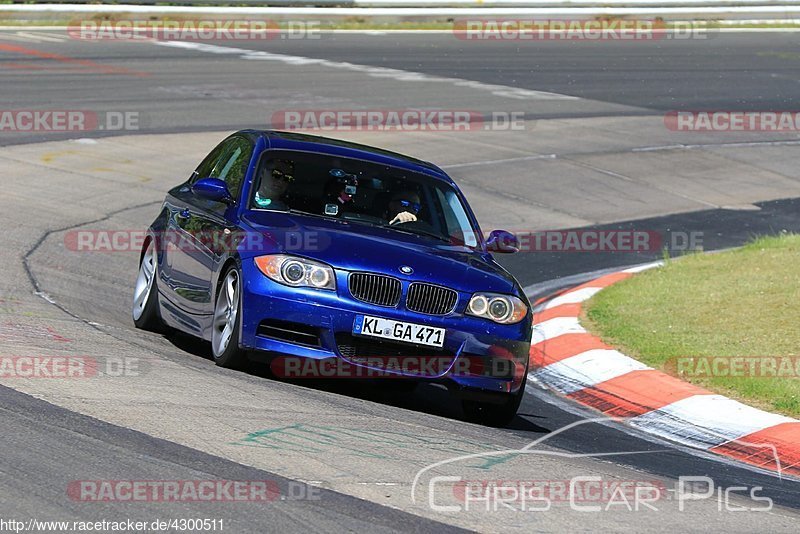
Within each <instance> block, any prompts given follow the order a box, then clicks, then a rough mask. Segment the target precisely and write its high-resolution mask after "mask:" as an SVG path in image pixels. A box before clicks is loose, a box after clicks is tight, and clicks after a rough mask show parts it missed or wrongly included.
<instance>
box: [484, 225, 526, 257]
mask: <svg viewBox="0 0 800 534" xmlns="http://www.w3.org/2000/svg"><path fill="white" fill-rule="evenodd" d="M486 249H487V250H488V251H489V252H497V253H500V254H511V253H514V252H519V239H518V238H517V236H516V235H514V234H512V233H511V232H508V231H506V230H492V232H491V233H490V234H489V237H488V238H487V239H486Z"/></svg>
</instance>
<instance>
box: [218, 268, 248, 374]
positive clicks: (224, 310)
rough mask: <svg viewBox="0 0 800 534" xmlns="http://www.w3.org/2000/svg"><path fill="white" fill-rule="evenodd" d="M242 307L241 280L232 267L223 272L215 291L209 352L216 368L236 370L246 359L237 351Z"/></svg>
mask: <svg viewBox="0 0 800 534" xmlns="http://www.w3.org/2000/svg"><path fill="white" fill-rule="evenodd" d="M241 307H242V277H241V275H240V274H239V270H238V269H237V268H236V267H235V266H232V267H230V268H228V270H227V271H225V274H224V275H223V278H222V284H220V287H219V290H218V291H217V302H216V305H215V306H214V319H213V323H212V329H211V350H212V352H213V354H214V362H215V363H216V364H217V365H219V366H220V367H228V368H234V369H235V368H239V367H241V366H242V365H244V363H245V361H246V360H247V357H246V355H245V352H244V351H243V350H241V349H240V348H239V329H240V324H241Z"/></svg>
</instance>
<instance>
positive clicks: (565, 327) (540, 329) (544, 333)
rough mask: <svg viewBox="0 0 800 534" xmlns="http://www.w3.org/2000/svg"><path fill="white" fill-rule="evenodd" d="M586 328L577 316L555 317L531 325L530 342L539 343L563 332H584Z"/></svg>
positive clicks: (561, 334)
mask: <svg viewBox="0 0 800 534" xmlns="http://www.w3.org/2000/svg"><path fill="white" fill-rule="evenodd" d="M585 333H586V330H585V329H584V328H583V327H582V326H581V324H580V323H579V322H578V318H577V317H555V318H554V319H550V320H548V321H544V322H542V323H538V324H535V325H533V336H532V338H531V344H532V345H535V344H536V343H541V342H542V341H546V340H549V339H553V338H556V337H558V336H563V335H564V334H585Z"/></svg>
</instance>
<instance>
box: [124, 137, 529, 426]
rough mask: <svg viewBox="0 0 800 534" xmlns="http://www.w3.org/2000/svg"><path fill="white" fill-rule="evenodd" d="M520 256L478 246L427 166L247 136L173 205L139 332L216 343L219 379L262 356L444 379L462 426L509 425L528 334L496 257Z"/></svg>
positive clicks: (331, 371)
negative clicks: (176, 333)
mask: <svg viewBox="0 0 800 534" xmlns="http://www.w3.org/2000/svg"><path fill="white" fill-rule="evenodd" d="M518 247H519V245H518V241H517V240H516V238H515V236H514V235H513V234H510V233H509V232H504V231H501V230H496V231H494V232H491V233H490V234H489V235H488V236H486V237H484V235H483V234H482V233H481V231H480V228H479V226H478V223H477V221H476V219H475V216H474V214H473V213H472V210H471V209H470V207H469V205H468V204H467V202H466V200H465V198H464V196H463V194H462V193H461V191H460V190H459V189H458V187H457V186H456V184H455V183H454V182H453V180H452V179H451V178H450V177H449V176H447V174H445V173H444V171H442V170H441V169H440V168H438V167H437V166H435V165H433V164H431V163H427V162H424V161H420V160H417V159H414V158H411V157H408V156H403V155H400V154H396V153H393V152H388V151H385V150H381V149H377V148H373V147H369V146H365V145H359V144H354V143H349V142H344V141H339V140H335V139H328V138H324V137H317V136H311V135H304V134H298V133H287V132H277V131H254V130H244V131H240V132H237V133H235V134H233V135H231V136H230V137H228V138H227V139H225V140H224V141H222V142H221V143H220V144H219V145H218V146H217V147H216V148H214V150H212V151H211V153H210V154H209V155H208V156H207V157H206V158H205V159H204V160H203V161H202V163H200V165H199V166H198V167H197V169H196V170H195V171H194V173H192V175H191V176H190V177H189V179H188V180H186V181H185V182H184V183H182V184H180V185H178V186H177V187H175V188H174V189H172V190H171V191H169V193H168V194H167V197H166V199H165V201H164V204H163V206H162V208H161V212H160V213H159V215H158V217H156V219H155V221H153V223H152V225H151V226H150V228H149V230H148V232H147V238H146V240H145V242H144V246H143V249H142V253H141V261H140V267H139V273H138V277H137V280H136V285H135V288H134V302H133V320H134V322H135V325H136V326H137V327H138V328H142V329H146V330H151V331H161V332H165V331H168V330H170V329H175V330H179V331H181V332H184V333H187V334H190V335H193V336H196V337H198V338H201V339H204V340H207V341H210V342H211V350H212V353H213V356H214V360H215V361H216V363H217V364H218V365H220V366H223V367H238V366H241V365H242V364H243V363H244V362H246V361H247V358H248V357H249V356H255V355H260V356H262V357H265V358H267V360H269V361H271V362H273V364H274V362H275V361H276V359H279V360H280V361H281V362H282V363H281V364H280V365H278V366H277V367H279V368H280V369H282V371H281V372H282V374H284V375H285V376H290V375H292V373H290V372H288V371H292V372H295V373H297V372H298V370H304V371H308V372H309V373H311V374H315V375H317V376H347V377H353V376H356V377H371V376H381V377H384V378H385V377H392V378H396V379H398V380H396V381H395V383H398V382H399V383H403V384H404V385H405V386H408V385H411V386H412V387H413V386H414V385H416V384H418V383H420V382H423V381H434V382H439V383H442V384H445V385H446V386H447V387H448V389H450V390H451V391H452V392H454V393H455V394H457V395H458V397H459V398H460V399H461V403H462V406H463V411H464V414H465V416H466V418H467V419H468V420H471V421H475V422H479V423H482V424H487V425H494V426H503V425H506V424H508V423H509V422H510V421H511V420H512V419H513V418H514V416H515V414H516V412H517V409H518V407H519V404H520V401H521V399H522V396H523V393H524V389H525V383H526V375H527V370H528V353H529V350H530V340H531V329H532V325H531V310H530V304H529V302H528V300H527V299H526V297H525V294H524V293H523V291H522V288H521V287H520V285H519V283H518V282H517V281H516V280H515V279H514V278H513V277H512V276H511V275H510V274H509V273H508V272H507V271H506V270H504V269H503V268H502V267H501V266H500V265H499V264H498V263H497V262H496V261H495V260H494V259H493V257H492V253H493V252H494V253H497V252H503V253H506V252H516V251H517V249H518ZM323 362H324V363H325V364H326V365H325V366H322V365H321V364H322V363H323ZM307 364H313V365H307ZM275 369H276V366H275V365H273V370H275ZM322 370H325V372H321V371H322ZM301 374H302V373H301ZM405 386H404V387H405Z"/></svg>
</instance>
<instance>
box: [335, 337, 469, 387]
mask: <svg viewBox="0 0 800 534" xmlns="http://www.w3.org/2000/svg"><path fill="white" fill-rule="evenodd" d="M336 345H337V347H338V348H339V353H340V354H341V355H342V356H343V357H344V358H346V359H347V360H350V361H351V362H354V363H357V364H361V365H367V366H369V367H372V368H375V369H385V370H386V371H390V370H391V371H394V372H399V373H400V374H403V375H407V376H425V377H431V378H432V377H436V376H440V375H442V374H444V373H445V372H446V371H447V370H448V369H449V368H450V367H451V366H452V364H453V360H454V359H455V357H456V355H455V353H453V352H450V351H446V350H442V349H439V348H437V347H421V346H415V345H406V344H400V343H393V342H391V341H388V342H385V341H380V340H372V339H367V338H363V337H360V336H353V335H351V334H346V333H339V334H336Z"/></svg>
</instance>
